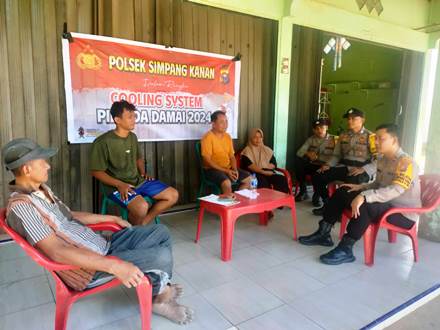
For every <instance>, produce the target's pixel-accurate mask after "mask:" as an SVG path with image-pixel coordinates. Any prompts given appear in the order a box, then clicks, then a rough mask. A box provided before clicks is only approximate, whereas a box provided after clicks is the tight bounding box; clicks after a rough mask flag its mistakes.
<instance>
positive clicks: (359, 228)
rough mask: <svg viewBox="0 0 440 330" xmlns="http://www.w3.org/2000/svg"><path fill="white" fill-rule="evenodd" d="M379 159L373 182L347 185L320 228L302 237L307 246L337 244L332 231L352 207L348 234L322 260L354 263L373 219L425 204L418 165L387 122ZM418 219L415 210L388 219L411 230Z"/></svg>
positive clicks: (380, 130) (379, 138)
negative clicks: (356, 245) (359, 243)
mask: <svg viewBox="0 0 440 330" xmlns="http://www.w3.org/2000/svg"><path fill="white" fill-rule="evenodd" d="M376 137H377V139H376V140H377V147H378V152H379V159H378V161H377V176H376V179H375V181H374V182H372V183H369V184H343V185H342V186H341V187H340V188H339V189H338V190H336V192H335V194H334V195H333V196H332V197H331V198H330V200H329V201H328V203H327V205H326V208H325V210H324V217H323V219H322V220H321V221H320V222H319V229H318V230H317V231H316V232H314V233H313V234H311V235H308V236H302V237H300V238H299V242H300V243H301V244H304V245H322V246H333V241H332V238H331V236H330V231H331V229H332V227H333V225H334V224H335V223H336V221H337V220H338V219H340V217H341V215H342V212H343V211H344V209H345V208H351V212H352V219H351V221H350V222H349V224H348V227H347V233H346V234H345V235H344V236H343V237H342V240H341V241H340V242H339V244H338V245H337V246H336V248H334V249H333V250H331V251H330V252H328V253H326V254H323V255H321V256H320V260H321V262H323V263H325V264H329V265H339V264H342V263H346V262H353V261H354V260H355V257H354V255H353V250H352V249H353V244H354V243H355V242H356V241H358V240H359V239H360V238H361V237H362V236H363V234H364V232H365V231H366V229H367V228H368V226H369V225H370V223H371V222H375V221H378V220H379V219H380V217H381V216H382V215H383V214H384V213H385V212H386V211H388V210H389V209H390V208H394V207H409V208H417V207H420V206H421V200H420V182H419V177H418V168H417V165H416V163H415V162H414V160H413V159H412V158H411V157H410V156H409V155H408V154H406V153H405V152H404V151H403V150H402V149H401V148H400V144H399V140H398V129H397V126H396V125H394V124H384V125H381V126H379V127H377V129H376ZM417 220H418V215H417V214H415V213H405V215H403V214H400V213H398V214H393V215H391V216H389V217H388V219H387V221H388V222H389V223H391V224H393V225H395V226H400V227H402V228H405V229H410V228H411V227H412V226H414V225H415V223H416V222H417Z"/></svg>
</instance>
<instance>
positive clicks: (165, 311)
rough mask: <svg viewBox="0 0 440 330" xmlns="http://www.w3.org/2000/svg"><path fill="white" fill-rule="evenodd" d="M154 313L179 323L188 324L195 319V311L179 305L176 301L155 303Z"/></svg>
mask: <svg viewBox="0 0 440 330" xmlns="http://www.w3.org/2000/svg"><path fill="white" fill-rule="evenodd" d="M153 313H155V314H158V315H161V316H163V317H166V318H167V319H169V320H171V321H173V322H176V323H177V324H181V325H183V324H188V323H190V322H191V321H192V320H193V314H194V311H192V310H191V309H190V308H188V307H186V306H183V305H179V304H178V303H176V302H175V301H172V302H168V303H153Z"/></svg>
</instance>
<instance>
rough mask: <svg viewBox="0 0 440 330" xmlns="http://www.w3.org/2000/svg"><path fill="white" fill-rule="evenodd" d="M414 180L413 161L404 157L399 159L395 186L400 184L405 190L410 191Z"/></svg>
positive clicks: (395, 174) (394, 181)
mask: <svg viewBox="0 0 440 330" xmlns="http://www.w3.org/2000/svg"><path fill="white" fill-rule="evenodd" d="M412 180H413V164H412V159H411V158H409V157H403V158H401V159H399V162H398V163H397V166H396V172H395V173H394V180H393V183H394V184H398V185H399V186H401V187H403V188H404V189H405V190H407V189H409V187H410V186H411V183H412Z"/></svg>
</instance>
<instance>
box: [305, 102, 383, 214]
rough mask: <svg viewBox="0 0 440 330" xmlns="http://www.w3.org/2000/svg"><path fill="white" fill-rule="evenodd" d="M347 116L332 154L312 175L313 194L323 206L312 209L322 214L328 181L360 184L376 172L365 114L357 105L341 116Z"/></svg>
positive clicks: (373, 144)
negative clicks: (343, 130) (316, 195)
mask: <svg viewBox="0 0 440 330" xmlns="http://www.w3.org/2000/svg"><path fill="white" fill-rule="evenodd" d="M343 117H344V118H347V126H348V130H347V131H345V132H343V133H341V134H340V136H339V139H338V142H337V143H336V146H335V150H334V153H333V157H332V158H331V159H330V161H329V162H327V163H326V164H324V165H322V166H321V168H320V169H319V170H318V173H319V175H315V176H313V177H312V179H313V181H312V182H313V186H314V187H315V189H316V190H315V191H316V193H317V194H318V195H319V196H320V197H321V198H322V200H323V201H324V206H322V207H321V208H317V209H314V210H313V214H315V215H323V212H324V207H325V204H326V202H327V201H328V191H327V184H329V183H330V182H333V181H343V182H345V183H355V184H360V183H364V182H368V181H369V180H370V179H371V178H372V177H373V176H374V174H375V173H376V163H375V160H374V158H375V153H376V147H375V142H374V137H375V136H374V134H373V133H372V132H370V131H369V130H367V129H366V128H365V127H364V123H365V115H364V113H363V112H362V111H361V110H359V109H356V108H350V109H348V110H347V112H346V113H345V114H344V116H343Z"/></svg>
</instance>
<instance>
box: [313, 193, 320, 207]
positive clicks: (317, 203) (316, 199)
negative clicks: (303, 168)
mask: <svg viewBox="0 0 440 330" xmlns="http://www.w3.org/2000/svg"><path fill="white" fill-rule="evenodd" d="M312 205H313V206H314V207H321V206H322V203H321V197H320V196H319V195H318V194H317V193H313V197H312Z"/></svg>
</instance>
